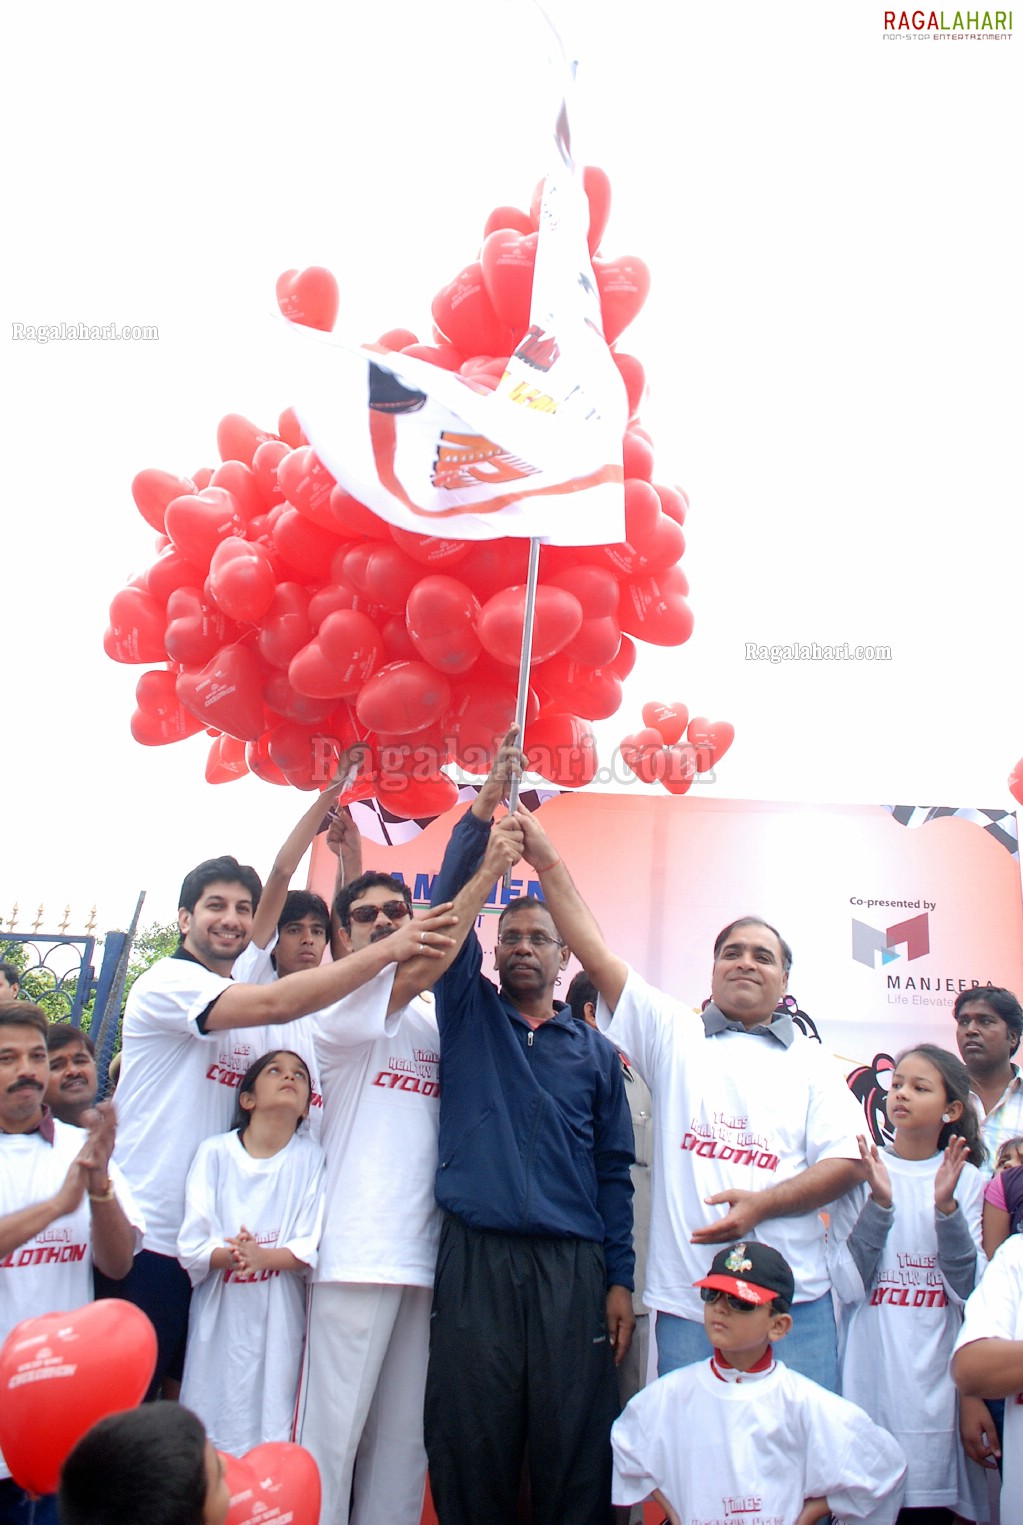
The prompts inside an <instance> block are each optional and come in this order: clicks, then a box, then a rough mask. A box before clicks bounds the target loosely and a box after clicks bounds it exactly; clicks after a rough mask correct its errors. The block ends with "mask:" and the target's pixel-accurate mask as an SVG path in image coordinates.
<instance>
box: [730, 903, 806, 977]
mask: <svg viewBox="0 0 1023 1525" xmlns="http://www.w3.org/2000/svg"><path fill="white" fill-rule="evenodd" d="M736 927H766V928H767V930H768V931H769V932H773V933H774V935H775V937H776V938H777V939H778V946H779V947H780V948H781V966H782V969H783V970H784V971H785V973H786V974H788V972H789V970H790V969H791V968H792V949H791V948H790V947H789V945H788V943H787V942H786V941H785V939H784V937H782V935H781V933H780V932H779V931H778V928H777V927H772V925H771V923H770V922H769V921H765V920H764V918H763V917H762V916H737V917H736V918H735V920H734V921H730V922H729V923H728V925H727V927H722V929H721V931H720V932H719V933H718V935H717V937H716V938H715V939H714V957H715V958H717V957H718V956H719V954H720V952H721V949H722V948H723V947H724V946H725V943H726V942H727V941H728V939H729V938H730V937H731V935H732V933H733V932H734V931H735V929H736Z"/></svg>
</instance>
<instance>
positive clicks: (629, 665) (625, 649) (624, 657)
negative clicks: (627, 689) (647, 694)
mask: <svg viewBox="0 0 1023 1525" xmlns="http://www.w3.org/2000/svg"><path fill="white" fill-rule="evenodd" d="M637 655H638V653H637V651H636V643H635V641H633V640H630V639H629V637H628V636H627V635H623V636H622V644H621V645H620V646H619V648H618V655H617V656H616V657H613V658H612V660H611V661H610V662H609V663H608V664H607V665H608V667H610V669H611V671H612V672H613V673H615V674H616V675H617V676H618V677H619V678H621V680H622V682H623V683H624V682H625V680H626V678H627V677H628V676H629V674H630V673H631V671H632V669H633V668H634V667H635V665H636V657H637Z"/></svg>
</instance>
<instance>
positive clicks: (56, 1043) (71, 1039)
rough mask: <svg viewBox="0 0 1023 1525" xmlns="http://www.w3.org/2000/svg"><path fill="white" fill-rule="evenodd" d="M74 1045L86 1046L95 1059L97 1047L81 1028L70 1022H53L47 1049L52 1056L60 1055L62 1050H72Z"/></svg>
mask: <svg viewBox="0 0 1023 1525" xmlns="http://www.w3.org/2000/svg"><path fill="white" fill-rule="evenodd" d="M73 1043H82V1044H84V1045H85V1047H86V1048H87V1049H88V1050H89V1053H90V1054H91V1056H92V1058H93V1059H95V1057H96V1045H95V1043H93V1041H92V1039H91V1038H90V1037H89V1034H88V1033H83V1032H82V1029H81V1028H80V1027H74V1026H72V1024H71V1023H70V1022H51V1023H50V1025H49V1026H48V1027H47V1029H46V1047H47V1048H48V1049H49V1051H50V1053H51V1054H58V1053H59V1052H60V1050H61V1049H62V1048H70V1047H71V1045H72V1044H73Z"/></svg>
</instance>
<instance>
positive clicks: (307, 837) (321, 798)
mask: <svg viewBox="0 0 1023 1525" xmlns="http://www.w3.org/2000/svg"><path fill="white" fill-rule="evenodd" d="M340 792H341V780H340V779H336V780H335V781H334V782H333V783H332V784H328V786H327V788H326V789H324V791H323V793H322V794H318V795H317V796H316V798H315V799H314V800H313V802H312V804H311V805H310V806H309V807H308V809H306V810H304V811H303V812H302V814H301V816H300V817H299V819H298V820H297V821H296V823H295V826H294V828H293V829H292V831H291V832H289V834H288V836H287V837H286V838H285V840H284V842H283V843H282V844H281V848H280V851H279V852H278V854H277V856H276V858H275V859H274V861H273V867H272V868H271V870H270V872H269V874H268V875H267V878H266V883H265V884H264V886H263V893H262V895H260V897H259V905H258V906H257V907H256V914H255V916H254V917H253V918H252V941H253V942H254V943H255V944H256V947H257V948H265V947H266V945H267V943H268V942H269V941H270V939H271V937H273V935H274V933H275V932H276V930H277V922H278V920H279V918H280V914H281V911H282V910H283V909H284V901H285V899H286V897H287V893H288V889H289V888H290V886H291V881H292V878H293V877H294V875H295V874H296V873H297V871H298V865H299V864H300V863H301V861H302V859H303V857H304V856H305V854H306V852H308V850H309V847H310V846H311V844H312V840H313V838H314V837H315V835H316V832H317V830H318V828H319V826H320V822H321V821H322V820H323V818H324V816H325V815H326V814H327V811H328V810H329V809H330V807H331V805H333V803H334V801H335V800H336V799H337V797H338V795H339V794H340Z"/></svg>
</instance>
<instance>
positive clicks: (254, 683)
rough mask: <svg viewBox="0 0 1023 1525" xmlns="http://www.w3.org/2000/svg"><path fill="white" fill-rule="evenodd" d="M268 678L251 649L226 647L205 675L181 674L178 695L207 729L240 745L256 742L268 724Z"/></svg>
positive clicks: (205, 670)
mask: <svg viewBox="0 0 1023 1525" xmlns="http://www.w3.org/2000/svg"><path fill="white" fill-rule="evenodd" d="M265 676H266V674H265V671H264V668H263V666H262V663H261V662H260V660H259V658H258V657H257V656H256V655H255V654H254V653H253V652H252V651H250V650H249V648H248V647H247V646H242V645H238V644H236V645H233V646H225V647H224V648H223V650H222V651H218V652H217V655H216V656H215V657H213V658H212V659H211V660H210V661H209V662H207V664H206V666H205V667H204V668H203V669H202V671H201V672H199V673H192V672H183V673H181V674H179V676H178V681H177V695H178V698H179V699H180V700H181V702H182V704H183V705H184V706H185V708H186V709H187V710H190V711H191V712H192V714H193V715H196V716H197V717H198V718H199V719H200V720H201V721H202V723H203V725H205V726H212V728H213V729H214V730H217V731H225V732H226V733H227V735H228V736H237V737H238V739H239V740H240V741H255V740H256V738H257V737H259V736H261V735H262V734H263V730H264V728H265V724H266V722H265V720H264V717H263V682H264V679H265Z"/></svg>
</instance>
